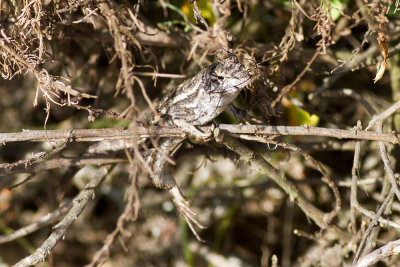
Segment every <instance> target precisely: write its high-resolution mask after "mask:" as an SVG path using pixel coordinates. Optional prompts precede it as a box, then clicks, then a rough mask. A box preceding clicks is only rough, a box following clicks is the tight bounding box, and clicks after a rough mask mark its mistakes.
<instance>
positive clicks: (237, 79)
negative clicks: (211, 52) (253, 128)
mask: <svg viewBox="0 0 400 267" xmlns="http://www.w3.org/2000/svg"><path fill="white" fill-rule="evenodd" d="M251 79H252V75H250V73H249V72H248V70H246V68H245V67H244V65H242V64H241V63H240V61H239V60H238V58H237V57H236V56H234V55H229V56H228V57H227V58H226V59H224V60H222V61H219V62H217V63H214V64H211V65H210V66H209V67H207V68H205V69H203V70H201V71H200V72H199V73H198V74H196V75H195V76H194V77H192V78H190V79H187V80H185V81H184V82H182V83H181V84H180V85H178V86H177V87H176V88H175V90H172V91H171V92H170V93H169V94H167V95H166V96H165V97H164V98H163V99H162V100H161V101H160V103H159V105H158V106H157V108H156V111H157V113H158V115H159V116H158V120H157V119H153V121H152V124H159V125H164V126H175V127H178V128H179V129H180V130H181V131H182V132H183V133H184V134H185V135H184V136H182V137H177V138H176V137H174V138H172V137H164V138H160V139H159V140H158V142H157V144H156V146H155V147H156V148H153V149H152V151H150V153H149V155H148V157H147V159H146V168H147V171H148V173H149V178H150V180H151V182H152V183H153V185H155V187H157V188H160V189H166V190H168V192H169V194H170V196H171V198H172V201H173V202H174V204H175V206H176V208H177V210H178V211H179V213H180V214H181V215H182V216H183V217H184V219H185V220H186V222H187V223H188V226H189V228H190V229H191V230H192V232H193V234H194V235H195V236H196V238H197V239H198V240H202V239H201V238H200V236H199V235H198V233H197V232H196V230H195V228H194V225H196V226H197V227H199V228H205V227H204V226H203V225H202V224H201V223H200V222H199V221H198V220H197V219H196V214H195V212H193V211H192V209H191V208H190V207H189V202H188V201H187V200H186V199H185V198H184V197H183V195H182V193H181V190H180V188H179V186H178V184H177V183H176V181H175V179H174V177H173V176H172V175H171V174H170V173H168V172H167V171H166V167H167V165H168V158H169V156H170V155H171V154H172V153H173V151H175V150H177V149H178V148H179V146H180V145H181V144H182V143H183V141H184V140H185V139H186V138H187V137H190V138H194V139H196V140H207V139H209V138H210V137H211V135H212V132H211V131H210V132H202V131H200V130H199V129H198V128H197V127H196V126H200V125H205V124H207V123H209V122H211V121H212V120H213V119H214V118H215V117H217V116H218V115H219V114H220V113H222V112H223V111H224V109H225V108H226V107H227V106H228V105H230V104H231V102H232V101H233V100H234V99H235V98H236V97H237V95H238V94H239V93H240V91H241V90H242V89H243V88H245V87H246V86H247V85H248V84H249V83H250V81H251Z"/></svg>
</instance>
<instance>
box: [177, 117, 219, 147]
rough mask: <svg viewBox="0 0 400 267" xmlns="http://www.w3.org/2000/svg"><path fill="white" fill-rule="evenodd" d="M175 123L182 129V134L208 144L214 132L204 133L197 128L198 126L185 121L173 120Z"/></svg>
mask: <svg viewBox="0 0 400 267" xmlns="http://www.w3.org/2000/svg"><path fill="white" fill-rule="evenodd" d="M173 123H174V124H175V125H176V126H177V127H178V128H179V129H181V131H182V132H184V133H186V134H187V135H189V137H191V138H194V139H195V140H197V141H204V142H207V141H209V139H210V138H211V136H212V134H213V131H212V130H209V131H207V132H202V131H200V130H199V129H197V128H196V126H194V125H192V124H190V123H188V122H186V121H185V120H177V119H175V120H173Z"/></svg>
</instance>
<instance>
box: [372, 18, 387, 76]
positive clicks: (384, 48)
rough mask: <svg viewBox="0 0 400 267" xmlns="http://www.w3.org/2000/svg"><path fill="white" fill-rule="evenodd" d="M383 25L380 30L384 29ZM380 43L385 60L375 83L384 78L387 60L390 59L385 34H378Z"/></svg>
mask: <svg viewBox="0 0 400 267" xmlns="http://www.w3.org/2000/svg"><path fill="white" fill-rule="evenodd" d="M381 25H382V24H381ZM381 25H380V26H379V28H382V26H381ZM378 43H379V49H380V50H381V54H382V57H383V60H382V62H381V63H380V65H379V68H378V71H377V72H376V75H375V78H374V83H376V82H377V81H379V80H380V79H382V76H383V74H384V73H385V70H386V59H387V57H388V46H387V40H386V35H385V34H384V33H383V32H378Z"/></svg>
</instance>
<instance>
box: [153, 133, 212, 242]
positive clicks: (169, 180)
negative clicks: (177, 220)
mask: <svg viewBox="0 0 400 267" xmlns="http://www.w3.org/2000/svg"><path fill="white" fill-rule="evenodd" d="M167 142H168V141H166V142H164V144H161V146H160V147H163V145H165V146H167V144H166V143H167ZM171 143H173V142H171ZM176 143H178V142H176ZM169 145H171V147H172V144H169ZM164 148H165V147H164ZM168 150H169V149H166V150H164V151H168ZM166 161H167V155H165V154H164V155H163V154H161V153H160V152H157V151H156V150H153V151H152V153H150V155H149V157H148V158H147V164H146V165H147V166H148V167H149V169H148V172H149V178H150V180H151V182H152V183H153V184H154V185H155V186H156V187H157V188H160V189H167V190H168V192H169V194H170V196H171V198H172V201H173V202H174V204H175V206H176V208H177V210H178V211H179V213H180V214H181V215H182V217H183V218H184V219H185V220H186V222H187V224H188V226H189V228H190V230H192V232H193V234H194V235H195V236H196V238H197V239H198V240H199V241H203V240H202V239H201V237H200V236H199V234H198V233H197V231H196V229H195V228H194V226H195V225H196V226H197V227H199V228H201V229H204V228H206V227H205V226H203V225H202V224H201V223H200V222H199V221H198V220H197V219H196V213H195V212H194V211H193V210H192V209H191V208H190V204H189V201H187V200H186V199H185V198H184V196H183V195H182V193H181V190H180V189H179V186H178V184H177V183H176V181H175V179H174V177H173V176H172V175H170V174H169V173H167V172H166V165H167V162H166ZM150 166H151V167H150Z"/></svg>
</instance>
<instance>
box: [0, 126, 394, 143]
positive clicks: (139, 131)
mask: <svg viewBox="0 0 400 267" xmlns="http://www.w3.org/2000/svg"><path fill="white" fill-rule="evenodd" d="M218 127H219V128H220V129H221V130H223V131H225V132H229V133H231V134H238V135H239V137H242V136H241V135H274V136H285V135H303V136H325V137H332V138H337V139H355V140H370V141H383V142H389V143H393V144H397V143H398V140H397V138H396V136H394V135H393V134H386V133H377V132H371V131H356V130H341V129H331V128H321V127H309V126H267V125H237V124H235V125H233V124H221V125H219V126H218ZM199 128H200V129H201V130H203V131H204V132H207V131H209V130H210V129H211V127H210V126H202V127H199ZM181 135H182V132H181V131H180V130H179V129H177V128H175V127H151V128H146V127H139V126H138V127H137V128H136V130H133V129H126V130H125V129H77V130H47V131H46V130H24V131H23V132H16V133H0V144H6V143H8V142H22V141H30V142H48V141H52V142H57V141H66V140H67V139H68V138H71V140H73V141H75V142H97V141H103V140H116V139H129V138H132V137H134V136H136V137H139V138H146V137H174V136H176V137H178V136H181Z"/></svg>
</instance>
